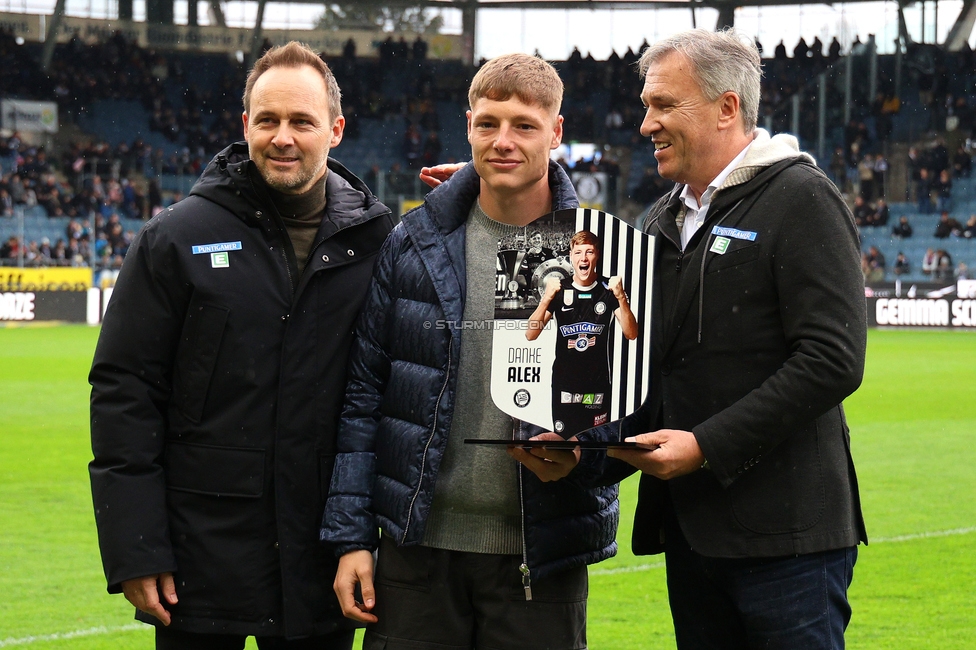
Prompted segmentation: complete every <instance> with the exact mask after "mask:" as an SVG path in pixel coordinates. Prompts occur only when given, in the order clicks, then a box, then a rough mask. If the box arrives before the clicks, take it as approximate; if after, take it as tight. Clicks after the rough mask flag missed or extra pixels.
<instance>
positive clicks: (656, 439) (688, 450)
mask: <svg viewBox="0 0 976 650" xmlns="http://www.w3.org/2000/svg"><path fill="white" fill-rule="evenodd" d="M627 441H628V442H631V441H634V442H636V443H637V445H638V447H640V449H610V450H608V451H607V455H608V456H611V457H613V458H619V459H620V460H622V461H624V462H625V463H629V464H631V465H633V466H634V467H636V468H637V469H639V470H640V471H642V472H644V473H645V474H650V475H651V476H656V477H658V478H659V479H663V480H665V481H667V480H669V479H672V478H676V477H678V476H684V475H685V474H691V473H692V472H694V471H696V470H698V469H700V468H701V466H702V463H704V462H705V455H704V454H703V453H702V450H701V447H699V446H698V440H697V439H696V438H695V434H693V433H692V432H691V431H679V430H677V429H660V430H659V431H651V432H649V433H642V434H640V435H639V436H636V437H633V438H627Z"/></svg>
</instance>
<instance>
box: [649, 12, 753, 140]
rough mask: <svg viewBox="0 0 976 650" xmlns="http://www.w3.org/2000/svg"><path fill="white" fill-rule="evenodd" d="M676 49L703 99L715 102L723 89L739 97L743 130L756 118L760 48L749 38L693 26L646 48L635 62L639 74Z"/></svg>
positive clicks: (732, 31)
mask: <svg viewBox="0 0 976 650" xmlns="http://www.w3.org/2000/svg"><path fill="white" fill-rule="evenodd" d="M673 52H677V53H679V54H683V55H684V56H686V57H688V60H689V61H691V65H692V70H693V71H694V75H695V77H696V81H698V86H699V87H700V88H701V91H702V94H703V95H704V96H705V99H707V100H709V101H715V100H716V99H718V98H719V97H721V96H722V94H723V93H726V92H734V93H735V94H736V95H738V96H739V105H740V107H741V112H742V123H743V126H744V127H745V132H746V133H751V132H752V131H753V129H755V128H756V123H757V121H758V120H759V92H760V79H761V78H762V67H761V63H760V59H759V50H757V49H756V44H755V43H754V42H753V41H752V39H750V38H747V37H745V36H743V35H741V34H739V33H738V32H736V31H735V30H733V29H725V30H722V31H718V32H710V31H707V30H704V29H692V30H688V31H685V32H680V33H678V34H674V35H673V36H669V37H668V38H665V39H662V40H660V41H658V42H656V43H654V45H651V46H650V47H648V48H647V49H646V50H645V51H644V54H643V55H641V58H640V61H638V62H637V65H638V70H639V71H640V76H641V78H642V79H643V78H644V77H645V76H647V70H648V68H650V67H651V64H652V63H656V62H657V61H659V60H661V59H663V58H665V57H666V56H668V55H669V54H671V53H673Z"/></svg>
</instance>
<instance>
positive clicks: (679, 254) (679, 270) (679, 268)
mask: <svg viewBox="0 0 976 650" xmlns="http://www.w3.org/2000/svg"><path fill="white" fill-rule="evenodd" d="M684 256H685V252H684V251H683V250H682V251H678V263H677V264H675V266H674V270H675V271H676V272H678V273H681V259H682V258H683V257H684Z"/></svg>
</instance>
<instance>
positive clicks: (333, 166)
mask: <svg viewBox="0 0 976 650" xmlns="http://www.w3.org/2000/svg"><path fill="white" fill-rule="evenodd" d="M327 164H328V167H329V176H328V178H327V179H326V181H325V193H326V208H325V219H324V220H323V229H321V230H320V231H319V237H318V238H322V237H328V236H331V235H332V234H334V233H335V232H338V231H339V230H343V229H345V228H349V227H351V226H356V225H359V224H361V223H364V222H366V221H370V220H372V219H375V218H377V217H380V216H383V215H385V214H389V213H390V209H389V208H387V207H386V206H385V205H383V204H382V203H380V201H379V199H377V198H376V197H375V196H374V195H373V193H372V192H371V191H370V190H369V188H368V187H366V184H365V183H363V182H362V181H361V180H360V179H359V178H357V177H356V175H355V174H353V173H352V172H350V171H349V170H348V169H346V168H345V167H344V166H343V165H342V164H341V163H339V162H338V161H336V160H333V159H332V158H329V159H328V162H327ZM190 194H191V195H196V196H201V197H203V198H205V199H208V200H210V201H213V202H214V203H217V204H218V205H220V206H222V207H224V208H226V209H227V210H229V211H230V212H232V213H233V214H235V215H236V216H237V217H238V218H240V219H242V220H244V221H245V222H247V223H249V224H251V225H256V222H257V221H258V220H257V218H256V213H257V212H258V211H264V210H267V209H268V208H269V206H272V205H273V204H272V202H271V199H270V197H269V195H268V192H267V189H266V187H265V186H264V183H263V182H262V181H261V180H260V178H259V176H258V174H257V169H256V168H255V166H254V163H253V162H252V161H251V159H250V157H249V155H248V149H247V143H246V142H235V143H234V144H232V145H230V146H228V147H227V148H225V149H224V150H223V151H221V152H220V153H218V154H217V155H216V156H214V158H213V160H211V161H210V163H209V164H208V165H207V167H206V169H204V171H203V174H201V176H200V179H199V180H197V182H196V183H195V184H194V185H193V188H192V189H191V190H190Z"/></svg>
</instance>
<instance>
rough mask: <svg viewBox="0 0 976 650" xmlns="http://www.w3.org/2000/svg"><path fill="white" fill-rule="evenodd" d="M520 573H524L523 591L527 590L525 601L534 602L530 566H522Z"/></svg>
mask: <svg viewBox="0 0 976 650" xmlns="http://www.w3.org/2000/svg"><path fill="white" fill-rule="evenodd" d="M519 571H521V572H522V589H525V599H526V600H532V579H531V578H530V577H529V567H528V565H526V564H522V566H520V567H519Z"/></svg>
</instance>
